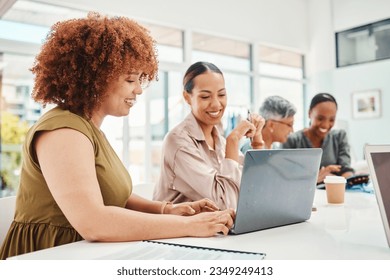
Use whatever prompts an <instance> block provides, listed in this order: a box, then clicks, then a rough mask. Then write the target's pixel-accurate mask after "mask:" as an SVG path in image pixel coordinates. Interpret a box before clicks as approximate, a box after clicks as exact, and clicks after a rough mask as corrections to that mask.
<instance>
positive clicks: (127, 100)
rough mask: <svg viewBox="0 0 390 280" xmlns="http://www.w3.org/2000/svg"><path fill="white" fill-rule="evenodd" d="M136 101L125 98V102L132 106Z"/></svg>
mask: <svg viewBox="0 0 390 280" xmlns="http://www.w3.org/2000/svg"><path fill="white" fill-rule="evenodd" d="M136 102H137V100H135V99H133V98H125V103H126V104H128V105H131V106H133V105H134V104H135V103H136Z"/></svg>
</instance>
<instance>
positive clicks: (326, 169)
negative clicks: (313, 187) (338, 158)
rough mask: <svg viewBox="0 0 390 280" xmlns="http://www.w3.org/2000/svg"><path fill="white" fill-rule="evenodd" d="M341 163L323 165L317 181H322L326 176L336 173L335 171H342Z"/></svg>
mask: <svg viewBox="0 0 390 280" xmlns="http://www.w3.org/2000/svg"><path fill="white" fill-rule="evenodd" d="M340 169H341V165H335V164H333V165H328V166H326V167H325V166H323V167H321V169H320V172H319V173H318V178H317V183H322V182H323V181H324V180H325V177H326V176H329V175H334V173H337V172H340Z"/></svg>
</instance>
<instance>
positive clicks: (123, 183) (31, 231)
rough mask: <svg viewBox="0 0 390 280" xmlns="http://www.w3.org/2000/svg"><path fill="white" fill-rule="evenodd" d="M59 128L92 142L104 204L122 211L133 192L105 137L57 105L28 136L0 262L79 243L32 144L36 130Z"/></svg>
mask: <svg viewBox="0 0 390 280" xmlns="http://www.w3.org/2000/svg"><path fill="white" fill-rule="evenodd" d="M59 128H71V129H75V130H77V131H79V132H81V133H83V134H84V135H85V136H86V137H87V138H88V139H89V140H90V141H91V144H92V146H93V149H94V153H95V168H96V174H97V179H98V182H99V185H100V191H101V193H102V196H103V200H104V204H105V205H111V206H119V207H125V205H126V201H127V199H128V198H129V196H130V194H131V191H132V182H131V178H130V175H129V173H128V171H127V170H126V168H125V167H124V165H123V164H122V162H121V160H120V159H119V158H118V156H117V154H116V153H115V151H114V150H113V149H112V147H111V145H110V144H109V142H108V141H107V139H106V138H105V136H104V135H103V133H102V132H101V131H100V130H99V129H98V128H96V127H95V126H94V125H93V124H92V123H91V122H90V121H88V120H86V119H84V118H82V117H80V116H78V115H76V114H73V113H71V112H69V111H66V110H62V109H59V108H57V107H56V108H54V109H51V110H50V111H48V112H47V113H46V114H44V115H43V116H42V117H41V119H40V120H39V121H38V122H37V123H36V124H35V125H34V126H32V127H31V129H30V130H29V132H28V133H27V137H26V140H25V143H24V145H23V151H22V156H23V164H22V170H21V175H20V183H19V188H18V192H17V198H16V210H15V217H14V221H13V222H12V224H11V227H10V229H9V231H8V234H7V236H6V238H5V240H4V242H3V245H2V247H1V250H0V259H5V258H8V257H10V256H15V255H19V254H24V253H28V252H33V251H37V250H41V249H45V248H50V247H54V246H58V245H62V244H67V243H71V242H75V241H79V240H82V237H81V236H80V234H79V233H78V232H77V231H76V230H75V229H74V228H73V227H72V225H71V224H70V223H69V222H68V220H67V219H66V217H65V216H64V214H63V213H62V211H61V210H60V208H59V207H58V205H57V203H56V202H55V200H54V198H53V197H52V195H51V193H50V190H49V188H48V186H47V184H46V182H45V179H44V177H43V175H42V171H41V169H40V166H39V163H38V161H37V156H36V153H35V151H34V148H33V144H32V142H33V139H34V136H35V134H36V133H37V132H38V131H50V130H55V129H59ZM59 160H60V159H59ZM53 164H55V162H53ZM63 176H66V174H63Z"/></svg>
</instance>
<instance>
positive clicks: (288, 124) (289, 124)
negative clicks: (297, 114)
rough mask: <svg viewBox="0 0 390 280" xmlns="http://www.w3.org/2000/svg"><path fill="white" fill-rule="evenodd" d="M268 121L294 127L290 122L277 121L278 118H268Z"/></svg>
mask: <svg viewBox="0 0 390 280" xmlns="http://www.w3.org/2000/svg"><path fill="white" fill-rule="evenodd" d="M269 121H273V122H277V123H281V124H284V125H287V126H288V127H289V128H291V129H293V128H294V124H291V123H285V122H282V121H278V120H273V119H269Z"/></svg>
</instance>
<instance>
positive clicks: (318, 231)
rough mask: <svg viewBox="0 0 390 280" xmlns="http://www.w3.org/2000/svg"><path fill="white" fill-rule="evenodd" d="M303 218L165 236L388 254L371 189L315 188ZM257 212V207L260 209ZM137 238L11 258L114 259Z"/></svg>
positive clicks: (330, 253)
mask: <svg viewBox="0 0 390 280" xmlns="http://www.w3.org/2000/svg"><path fill="white" fill-rule="evenodd" d="M315 206H316V208H317V211H314V212H313V213H312V216H311V218H310V219H309V220H308V221H307V222H303V223H299V224H294V225H289V226H283V227H278V228H273V229H268V230H262V231H257V232H253V233H248V234H242V235H235V236H234V235H232V236H230V235H229V236H222V235H221V236H216V237H211V238H174V239H165V240H164V241H166V242H170V243H176V244H185V245H195V246H196V245H197V246H204V247H212V248H222V249H232V250H240V251H254V252H264V253H266V254H267V256H266V259H269V260H278V259H279V260H281V259H282V260H293V259H297V260H310V259H313V260H321V259H330V260H338V259H351V260H356V259H371V260H376V259H390V248H389V247H388V245H387V242H386V238H385V232H384V229H383V225H382V221H381V217H380V213H379V209H378V205H377V202H376V199H375V195H374V194H367V193H360V192H359V193H357V192H354V193H350V192H347V193H346V197H345V203H344V204H343V205H329V204H327V202H326V194H325V191H324V190H316V195H315ZM259 215H260V213H259ZM137 243H138V242H121V243H103V242H101V243H100V242H96V243H91V242H87V241H80V242H76V243H71V244H67V245H63V246H58V247H55V248H50V249H46V250H41V251H37V252H33V253H28V254H24V255H19V256H15V257H12V258H10V259H23V260H27V259H38V260H39V259H40V260H42V259H46V260H47V259H118V258H120V256H121V255H123V252H125V251H127V252H128V250H132V248H134V246H136V245H137Z"/></svg>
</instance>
